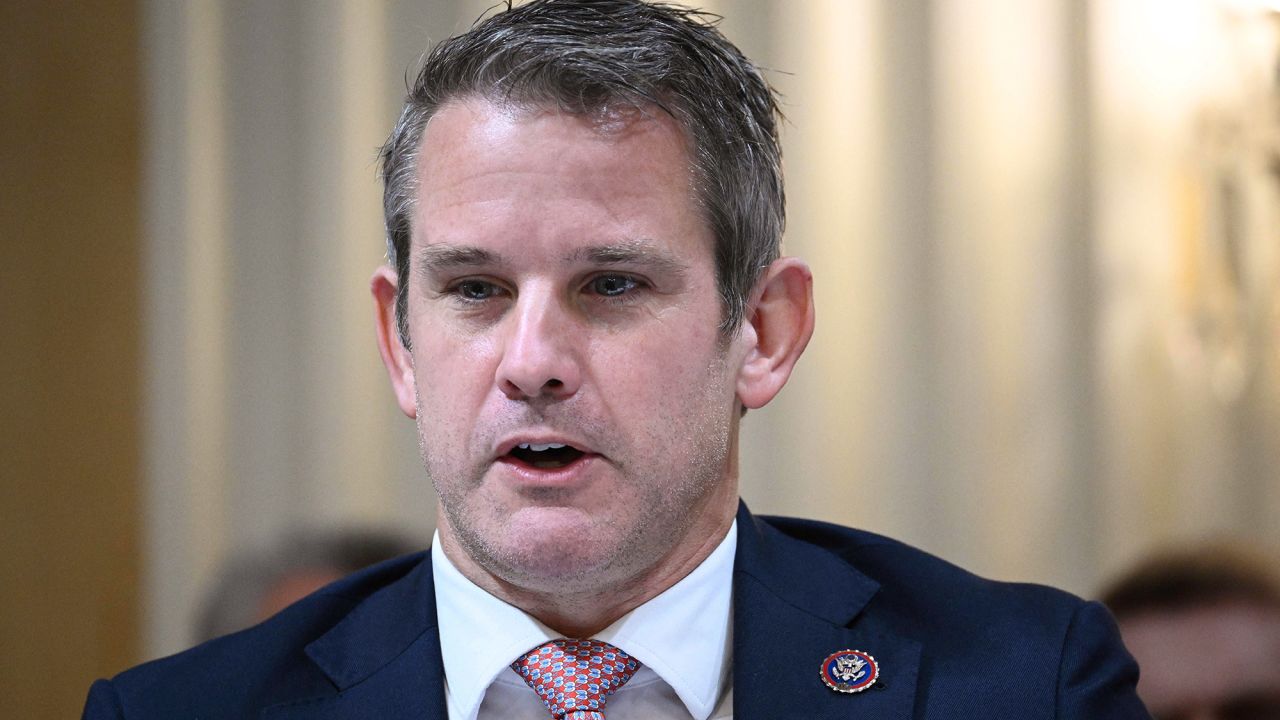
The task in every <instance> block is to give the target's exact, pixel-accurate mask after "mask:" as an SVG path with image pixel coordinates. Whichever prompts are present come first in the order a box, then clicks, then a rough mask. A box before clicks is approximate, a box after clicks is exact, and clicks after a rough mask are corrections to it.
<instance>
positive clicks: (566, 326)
mask: <svg viewBox="0 0 1280 720" xmlns="http://www.w3.org/2000/svg"><path fill="white" fill-rule="evenodd" d="M507 322H508V323H510V325H509V327H508V332H507V334H506V337H505V341H506V342H505V345H504V347H503V349H502V359H501V361H500V362H499V363H498V369H497V375H496V377H495V381H496V382H497V385H498V388H499V389H500V390H501V391H502V393H503V394H504V395H506V396H507V397H508V398H510V399H512V400H525V401H528V400H538V399H541V400H563V399H566V398H569V397H571V396H572V395H573V394H574V393H576V392H578V387H579V385H580V383H581V379H582V375H581V367H580V366H579V362H578V356H577V354H576V349H575V347H574V339H575V337H576V336H577V332H576V330H577V328H575V327H574V326H573V325H574V323H573V321H572V317H571V316H570V314H569V313H568V312H567V311H566V309H565V308H563V307H561V303H560V302H559V299H558V298H556V297H555V296H554V295H553V294H552V293H550V292H528V291H527V292H525V293H522V294H521V296H520V298H519V300H518V301H517V302H516V305H515V307H514V308H513V309H512V310H511V315H510V316H508V318H507Z"/></svg>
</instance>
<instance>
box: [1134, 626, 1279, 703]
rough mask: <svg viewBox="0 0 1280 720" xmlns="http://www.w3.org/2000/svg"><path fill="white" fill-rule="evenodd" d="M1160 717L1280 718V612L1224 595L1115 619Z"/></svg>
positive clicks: (1143, 692)
mask: <svg viewBox="0 0 1280 720" xmlns="http://www.w3.org/2000/svg"><path fill="white" fill-rule="evenodd" d="M1120 629H1121V632H1122V633H1123V635H1124V642H1125V645H1126V646H1128V648H1129V651H1130V652H1132V653H1133V656H1134V658H1135V659H1137V661H1138V667H1139V668H1140V669H1141V676H1140V678H1139V680H1138V694H1139V695H1140V696H1141V697H1142V700H1143V702H1145V703H1146V704H1147V708H1148V709H1149V710H1151V714H1152V715H1154V716H1155V717H1156V718H1157V720H1274V719H1275V718H1280V612H1278V611H1276V610H1275V609H1268V608H1262V607H1258V606H1256V605H1251V604H1247V603H1226V604H1221V605H1213V606H1208V607H1202V608H1195V609H1188V610H1181V611H1177V612H1148V613H1143V614H1140V615H1136V616H1134V617H1132V618H1126V619H1124V620H1122V621H1121V623H1120Z"/></svg>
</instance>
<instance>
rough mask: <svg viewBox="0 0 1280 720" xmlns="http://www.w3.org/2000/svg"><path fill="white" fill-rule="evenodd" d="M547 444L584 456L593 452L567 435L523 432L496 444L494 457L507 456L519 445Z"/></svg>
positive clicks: (581, 442)
mask: <svg viewBox="0 0 1280 720" xmlns="http://www.w3.org/2000/svg"><path fill="white" fill-rule="evenodd" d="M548 443H558V444H561V445H568V446H569V447H571V448H573V449H574V450H577V451H579V452H581V453H585V454H592V453H594V452H595V451H594V450H592V449H591V448H590V446H588V445H587V444H586V443H585V442H583V441H581V440H578V439H576V438H573V437H570V436H568V435H563V434H560V433H554V432H525V433H518V434H514V435H509V436H507V437H506V438H505V439H503V441H502V442H500V443H498V447H497V450H496V452H495V456H496V457H502V456H504V455H509V454H510V453H511V451H512V450H515V449H516V448H517V447H518V446H520V445H526V444H527V445H546V444H548Z"/></svg>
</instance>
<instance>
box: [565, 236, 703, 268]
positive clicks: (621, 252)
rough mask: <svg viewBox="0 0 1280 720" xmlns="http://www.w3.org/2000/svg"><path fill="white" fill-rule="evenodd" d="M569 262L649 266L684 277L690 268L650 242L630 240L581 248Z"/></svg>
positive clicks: (568, 258) (569, 258)
mask: <svg viewBox="0 0 1280 720" xmlns="http://www.w3.org/2000/svg"><path fill="white" fill-rule="evenodd" d="M565 259H566V260H567V261H568V262H570V263H573V262H582V261H586V262H590V263H593V264H597V265H647V266H649V267H652V268H654V269H655V270H660V271H665V272H668V273H673V274H677V275H683V274H684V272H685V271H686V270H687V269H688V266H687V265H686V264H685V263H683V262H680V260H679V259H677V258H676V257H675V256H674V255H672V254H671V253H669V252H667V251H666V250H664V249H662V248H659V247H658V246H657V245H655V244H654V243H653V242H650V241H648V240H628V241H625V242H621V243H613V244H609V245H592V246H589V247H581V248H578V249H576V250H574V251H573V252H571V253H569V255H568V256H566V258H565Z"/></svg>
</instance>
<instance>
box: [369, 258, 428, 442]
mask: <svg viewBox="0 0 1280 720" xmlns="http://www.w3.org/2000/svg"><path fill="white" fill-rule="evenodd" d="M369 290H370V291H371V292H372V293H373V306H374V320H373V322H374V327H375V328H376V329H377V331H378V353H379V354H381V355H382V364H383V366H385V367H386V368H387V375H388V376H389V377H390V378H391V389H392V390H394V391H395V394H396V401H397V402H399V403H400V410H401V412H403V413H404V414H405V415H408V416H409V417H411V418H416V417H417V416H418V405H417V402H416V398H417V390H416V388H417V386H416V384H415V382H414V377H413V355H412V354H411V353H410V352H409V350H408V349H406V348H405V346H404V345H403V344H402V343H401V342H400V330H399V327H398V326H397V325H396V271H395V269H394V268H391V267H388V266H386V265H383V266H382V267H380V268H378V269H377V270H375V271H374V272H373V279H372V280H370V281H369Z"/></svg>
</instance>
